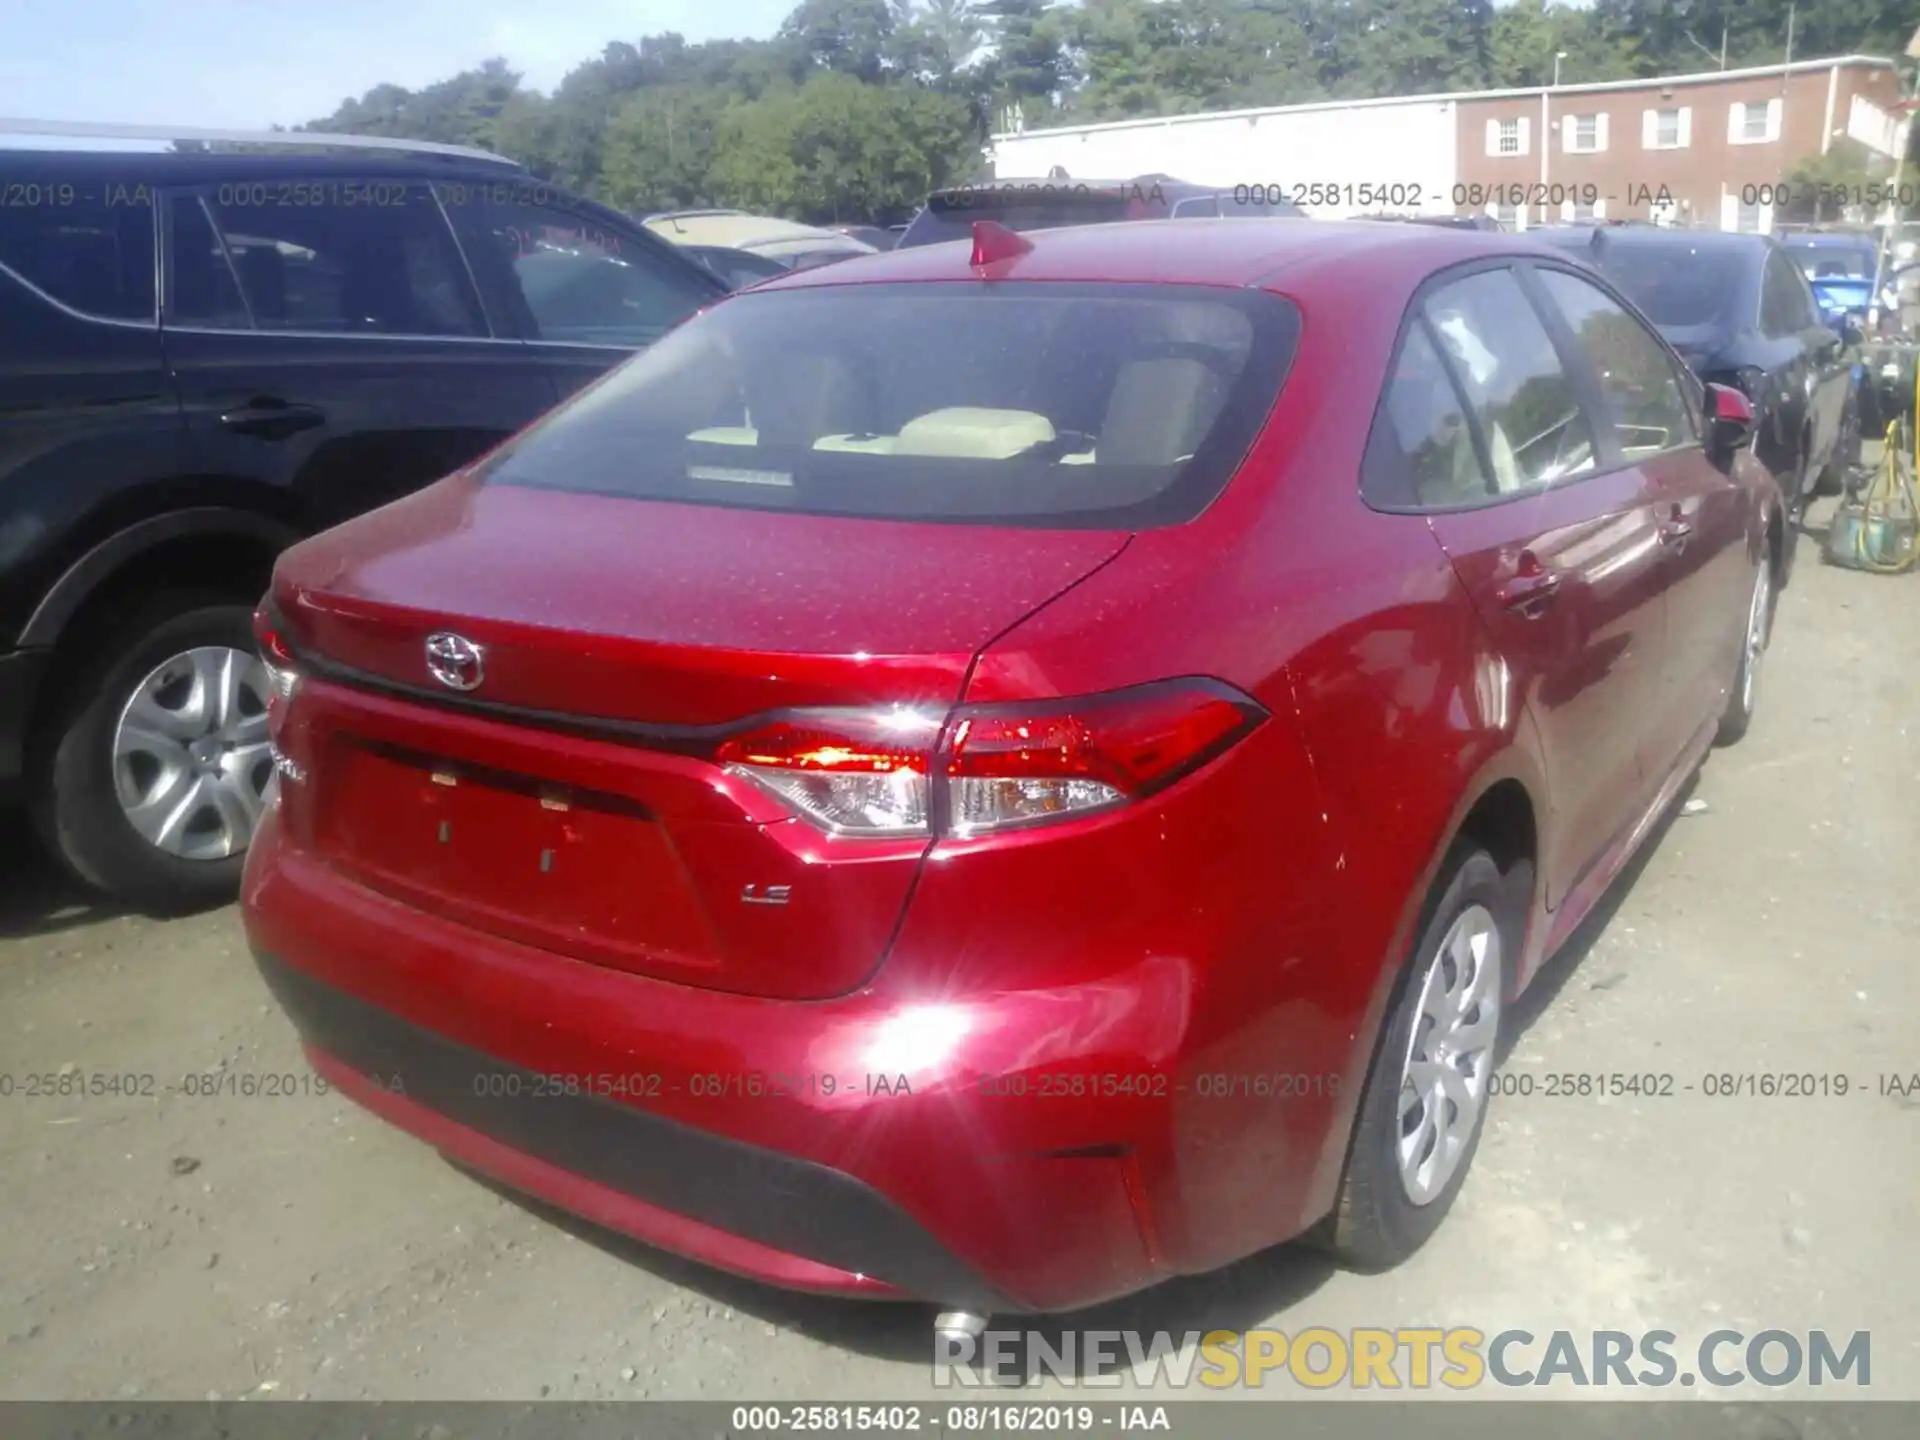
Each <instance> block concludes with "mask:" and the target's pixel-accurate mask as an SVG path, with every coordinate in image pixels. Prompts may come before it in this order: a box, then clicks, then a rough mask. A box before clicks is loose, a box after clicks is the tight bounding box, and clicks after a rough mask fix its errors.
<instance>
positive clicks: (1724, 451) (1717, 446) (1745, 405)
mask: <svg viewBox="0 0 1920 1440" xmlns="http://www.w3.org/2000/svg"><path fill="white" fill-rule="evenodd" d="M1752 439H1753V402H1752V401H1750V400H1748V399H1747V397H1746V396H1745V395H1742V394H1741V393H1740V392H1739V391H1738V390H1736V389H1734V388H1733V387H1732V386H1731V385H1709V386H1707V454H1708V455H1709V456H1710V457H1712V458H1713V459H1715V460H1727V459H1731V458H1732V457H1733V454H1734V452H1735V451H1736V450H1739V449H1740V448H1741V447H1742V446H1744V445H1746V444H1747V443H1749V442H1750V441H1751V440H1752Z"/></svg>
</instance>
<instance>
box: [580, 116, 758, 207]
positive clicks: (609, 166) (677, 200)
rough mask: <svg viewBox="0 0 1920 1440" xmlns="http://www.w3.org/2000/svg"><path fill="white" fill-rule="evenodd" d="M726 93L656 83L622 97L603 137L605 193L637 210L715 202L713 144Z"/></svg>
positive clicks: (611, 201)
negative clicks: (622, 99) (622, 100)
mask: <svg viewBox="0 0 1920 1440" xmlns="http://www.w3.org/2000/svg"><path fill="white" fill-rule="evenodd" d="M728 104H729V102H728V100H727V98H726V96H724V95H722V94H719V93H716V92H715V91H712V90H707V89H701V88H698V87H695V86H691V85H654V86H648V87H647V88H645V89H643V90H640V91H637V92H636V93H634V94H632V95H630V96H628V97H627V98H626V100H625V101H624V102H622V104H621V106H620V108H619V110H618V111H616V112H615V114H614V116H613V118H612V119H611V120H609V121H608V122H607V126H606V131H605V133H604V135H603V136H602V138H601V170H600V176H601V183H600V194H601V198H603V199H604V200H606V202H607V203H608V204H610V205H613V206H615V207H617V208H620V209H624V210H630V211H633V212H635V213H647V212H650V211H655V210H680V209H687V208H690V207H694V206H700V205H711V204H713V203H714V197H715V190H714V182H713V177H712V170H713V160H714V150H715V145H716V143H717V139H718V134H719V127H720V122H721V116H722V115H723V114H724V113H725V111H726V109H727V106H728Z"/></svg>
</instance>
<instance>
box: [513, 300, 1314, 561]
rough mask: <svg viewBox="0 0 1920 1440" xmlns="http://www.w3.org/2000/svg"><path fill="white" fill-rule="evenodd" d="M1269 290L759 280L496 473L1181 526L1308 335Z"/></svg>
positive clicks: (1238, 447) (652, 490) (861, 508)
mask: <svg viewBox="0 0 1920 1440" xmlns="http://www.w3.org/2000/svg"><path fill="white" fill-rule="evenodd" d="M1298 329H1299V319H1298V314H1297V312H1296V311H1295V310H1294V309H1293V307H1292V306H1291V305H1290V304H1288V303H1287V302H1286V301H1284V300H1281V299H1280V298H1278V297H1277V296H1271V295H1266V294H1263V293H1260V292H1249V291H1242V290H1237V289H1236V290H1227V289H1220V290H1213V289H1204V288H1200V287H1182V286H1159V285H1094V286H1088V285H1056V284H1041V283H1030V284H1019V283H1011V284H1009V283H1004V282H1001V283H995V284H991V285H989V284H984V283H943V284H928V285H850V286H821V287H819V288H816V289H806V290H754V291H749V292H746V293H745V294H741V295H738V296H736V297H735V298H734V299H732V300H729V301H728V302H727V303H726V304H724V305H719V306H716V307H715V308H714V309H713V310H711V311H709V312H708V313H707V314H705V315H702V316H700V317H699V318H698V319H697V320H695V321H693V322H692V323H691V324H689V325H686V326H684V327H683V328H681V329H679V330H677V331H675V332H674V333H673V334H672V335H670V336H668V337H667V338H666V339H665V340H663V341H661V343H660V344H659V345H657V346H655V347H654V348H653V349H651V350H649V351H647V352H645V353H644V354H642V355H641V356H639V357H638V358H636V359H634V360H632V361H630V362H628V364H627V365H625V366H623V367H622V368H621V369H620V370H619V371H617V372H616V373H615V374H614V375H613V376H612V378H610V379H609V380H608V381H606V382H604V383H602V384H600V385H598V386H595V387H594V388H592V389H591V390H588V391H586V392H584V393H583V394H582V395H581V396H580V397H579V398H578V399H577V400H575V401H574V402H573V403H571V404H569V405H567V406H564V407H563V408H562V409H560V410H559V411H557V412H555V414H554V415H553V416H551V417H550V418H549V419H548V420H547V421H545V422H544V423H542V424H541V425H539V426H537V427H536V428H535V429H533V430H532V431H530V432H529V433H528V434H526V435H525V436H523V437H522V438H521V439H520V440H518V441H516V442H515V443H514V444H513V445H511V446H509V447H508V448H507V449H506V450H505V451H503V452H501V455H500V458H499V459H498V460H497V461H496V462H495V463H494V464H493V465H492V466H491V467H490V469H489V473H488V479H489V480H490V481H491V483H495V484H511V485H529V486H538V487H547V488H555V489H569V490H587V491H597V492H601V493H610V494H619V495H631V496H634V497H637V498H643V499H659V500H684V501H695V502H701V503H708V504H716V505H734V506H749V507H753V508H757V509H780V510H797V511H807V512H812V513H821V514H835V515H864V516H875V517H895V518H900V519H913V520H972V521H978V522H981V523H997V524H1030V525H1044V526H1053V527H1068V528H1071V527H1091V526H1102V527H1105V526H1116V527H1125V528H1139V527H1141V526H1146V525H1153V524H1164V523H1177V522H1178V521H1179V520H1183V519H1187V518H1191V516H1193V515H1195V514H1198V513H1199V511H1200V509H1201V508H1203V507H1204V506H1205V505H1206V504H1207V503H1208V502H1209V501H1210V500H1211V499H1212V498H1213V496H1214V495H1216V494H1217V493H1218V492H1219V490H1220V488H1221V487H1222V486H1223V485H1224V484H1225V483H1226V481H1227V478H1228V477H1229V476H1230V475H1231V474H1232V473H1233V470H1234V469H1235V467H1236V466H1237V465H1238V464H1239V462H1240V460H1241V458H1242V457H1243V456H1244V455H1245V453H1246V450H1247V447H1248V446H1249V445H1250V444H1251V443H1252V440H1253V437H1254V436H1255V435H1256V434H1257V433H1258V431H1259V428H1260V426H1261V424H1262V423H1263V422H1264V420H1265V418H1266V415H1267V413H1268V412H1269V411H1270V410H1271V408H1272V405H1273V402H1274V399H1275V398H1276V396H1277V395H1278V392H1279V389H1280V385H1281V383H1282V381H1283V379H1284V377H1285V372H1286V368H1287V365H1288V364H1289V363H1290V361H1291V359H1292V356H1293V351H1294V344H1295V340H1296V338H1297V336H1298Z"/></svg>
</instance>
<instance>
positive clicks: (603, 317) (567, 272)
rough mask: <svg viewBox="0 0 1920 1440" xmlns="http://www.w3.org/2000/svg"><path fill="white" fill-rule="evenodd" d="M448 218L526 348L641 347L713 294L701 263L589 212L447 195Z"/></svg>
mask: <svg viewBox="0 0 1920 1440" xmlns="http://www.w3.org/2000/svg"><path fill="white" fill-rule="evenodd" d="M448 210H449V213H450V214H451V215H452V216H453V220H454V224H455V225H456V226H457V227H458V228H459V231H460V239H461V242H462V244H464V245H465V246H466V250H467V255H468V257H469V258H470V259H471V260H472V261H473V265H474V268H475V270H476V271H478V272H480V273H481V275H482V276H483V277H484V280H485V283H487V284H488V285H489V287H490V294H491V296H492V297H493V298H494V299H496V300H497V301H498V303H500V304H501V305H503V306H504V307H505V308H506V310H507V311H508V313H509V314H510V315H511V316H512V318H513V321H514V324H515V326H516V327H517V329H518V331H519V333H520V334H521V335H523V336H524V337H525V338H526V339H529V340H548V341H561V342H566V343H570V344H577V345H610V346H619V347H622V348H626V349H638V348H640V347H642V346H646V345H651V344H652V343H653V342H654V341H655V340H658V339H659V338H660V337H661V336H662V335H664V334H665V333H666V332H667V331H669V330H671V329H672V328H673V327H674V326H675V325H678V324H679V323H680V322H681V321H682V320H684V319H686V318H687V316H689V315H691V314H692V313H693V312H694V311H696V310H698V309H699V308H700V307H701V306H702V305H705V304H708V303H709V302H710V301H712V300H713V298H714V295H715V290H714V288H713V287H712V286H710V285H709V284H707V283H706V282H705V281H703V280H702V278H701V276H702V274H703V272H702V270H701V269H700V268H699V265H698V262H696V261H693V260H690V259H686V258H684V257H681V256H678V255H674V254H672V253H671V252H670V251H668V250H666V249H665V248H664V246H663V245H659V244H653V243H649V242H648V241H646V240H644V239H642V238H640V237H639V236H637V235H633V234H629V233H626V232H624V231H621V230H619V229H617V228H615V227H614V226H612V225H610V224H608V223H606V222H605V221H604V220H601V219H599V218H597V217H595V216H592V215H590V214H588V213H586V212H576V211H573V210H570V209H567V208H565V207H563V206H559V205H548V204H543V203H538V202H537V201H519V200H508V201H505V202H502V201H499V200H492V199H488V198H486V197H485V196H484V192H483V191H481V190H480V189H478V188H476V189H475V190H473V191H471V192H468V191H467V190H466V189H465V188H464V187H458V188H456V187H449V205H448Z"/></svg>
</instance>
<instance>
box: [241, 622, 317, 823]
mask: <svg viewBox="0 0 1920 1440" xmlns="http://www.w3.org/2000/svg"><path fill="white" fill-rule="evenodd" d="M253 638H254V640H255V642H256V643H257V644H258V645H259V647H260V663H261V664H262V665H264V666H265V667H266V671H267V745H268V748H269V749H270V750H271V751H272V754H273V769H274V774H275V775H276V776H279V777H284V778H286V779H289V780H292V781H295V782H296V783H297V782H299V781H301V780H304V779H305V778H306V775H305V772H304V771H303V770H302V768H301V767H300V765H299V764H297V763H296V762H295V761H293V760H292V759H290V758H288V756H287V755H286V754H285V752H284V751H283V750H282V748H281V745H280V733H281V731H282V730H283V729H284V728H285V726H286V720H287V707H288V706H289V705H291V704H292V703H293V697H294V696H295V695H296V694H297V693H298V692H299V689H300V667H299V665H298V664H297V663H296V662H295V660H294V655H293V650H292V648H291V647H289V646H288V644H287V641H286V637H285V636H283V635H282V634H281V633H280V626H279V622H278V621H277V620H276V619H275V617H274V615H273V612H272V611H271V610H270V609H269V608H268V607H266V606H264V605H262V606H261V607H260V608H259V609H258V610H256V611H254V612H253ZM275 798H276V799H277V798H278V797H277V795H276V797H275Z"/></svg>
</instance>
